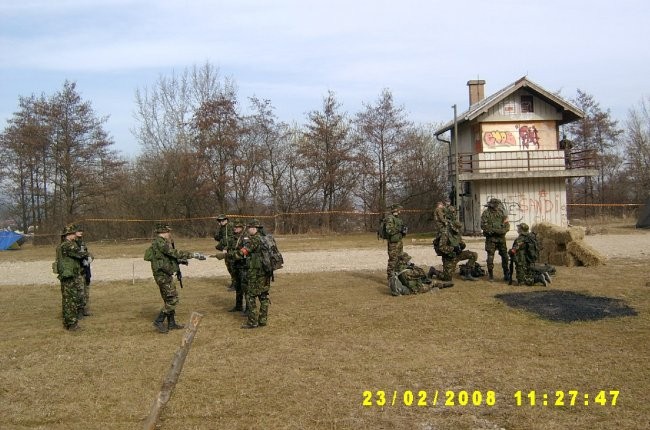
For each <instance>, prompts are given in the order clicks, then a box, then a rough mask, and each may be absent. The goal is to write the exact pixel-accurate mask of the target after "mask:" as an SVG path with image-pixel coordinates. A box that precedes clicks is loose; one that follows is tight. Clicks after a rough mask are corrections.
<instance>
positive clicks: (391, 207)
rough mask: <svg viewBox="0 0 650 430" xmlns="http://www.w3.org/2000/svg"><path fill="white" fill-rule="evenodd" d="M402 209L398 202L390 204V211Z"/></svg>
mask: <svg viewBox="0 0 650 430" xmlns="http://www.w3.org/2000/svg"><path fill="white" fill-rule="evenodd" d="M402 209H404V206H402V205H400V204H399V203H393V204H392V205H390V210H391V211H399V210H402Z"/></svg>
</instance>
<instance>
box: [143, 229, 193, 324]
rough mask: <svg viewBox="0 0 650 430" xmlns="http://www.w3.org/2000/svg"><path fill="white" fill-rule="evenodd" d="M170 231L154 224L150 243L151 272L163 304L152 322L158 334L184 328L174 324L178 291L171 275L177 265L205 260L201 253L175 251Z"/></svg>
mask: <svg viewBox="0 0 650 430" xmlns="http://www.w3.org/2000/svg"><path fill="white" fill-rule="evenodd" d="M171 231H172V229H171V227H170V226H168V225H166V224H156V226H155V229H154V232H155V233H156V237H155V238H154V240H153V242H152V243H151V254H152V255H151V271H152V272H153V278H154V280H155V281H156V284H158V288H159V289H160V296H161V297H162V299H163V301H164V303H165V304H164V306H163V308H162V309H161V310H160V313H159V314H158V318H156V320H155V321H154V322H153V325H154V326H155V327H156V328H157V329H158V331H159V332H160V333H167V332H168V330H176V329H182V328H183V327H185V326H184V325H183V324H178V323H176V319H175V316H176V306H177V305H178V291H177V290H176V283H175V282H174V278H173V275H174V273H176V274H178V273H179V270H180V269H179V266H178V265H179V264H187V260H188V259H190V258H196V259H198V260H205V257H204V256H203V254H201V253H198V252H188V251H181V250H178V249H176V248H175V247H174V241H173V240H172V233H171ZM181 285H182V284H181ZM165 318H167V320H168V324H167V327H165V325H164V322H165Z"/></svg>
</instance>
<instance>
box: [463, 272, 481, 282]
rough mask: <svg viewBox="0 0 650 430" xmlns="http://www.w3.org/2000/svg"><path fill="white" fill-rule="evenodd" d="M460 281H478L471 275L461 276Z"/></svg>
mask: <svg viewBox="0 0 650 430" xmlns="http://www.w3.org/2000/svg"><path fill="white" fill-rule="evenodd" d="M460 279H462V280H463V281H478V278H475V277H473V276H472V274H471V273H466V274H465V275H463V276H461V277H460Z"/></svg>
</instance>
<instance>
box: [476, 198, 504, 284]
mask: <svg viewBox="0 0 650 430" xmlns="http://www.w3.org/2000/svg"><path fill="white" fill-rule="evenodd" d="M484 206H486V207H487V209H485V210H484V211H483V213H482V214H481V230H483V236H485V251H486V252H487V269H488V280H489V281H490V282H493V281H494V253H495V251H498V252H499V256H500V257H501V268H502V269H503V279H504V281H506V282H507V281H509V280H510V272H509V270H508V249H507V245H506V233H507V232H508V231H509V230H510V223H509V222H508V216H507V215H506V213H505V210H504V209H503V204H502V203H501V200H499V199H495V198H491V199H490V201H489V202H488V203H487V204H486V205H484Z"/></svg>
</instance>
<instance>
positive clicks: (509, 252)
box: [508, 248, 517, 255]
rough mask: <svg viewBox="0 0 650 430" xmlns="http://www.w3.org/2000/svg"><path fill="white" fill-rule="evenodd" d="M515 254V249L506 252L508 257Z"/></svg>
mask: <svg viewBox="0 0 650 430" xmlns="http://www.w3.org/2000/svg"><path fill="white" fill-rule="evenodd" d="M516 253H517V250H516V249H515V248H512V249H511V250H510V251H508V254H510V255H515V254H516Z"/></svg>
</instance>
